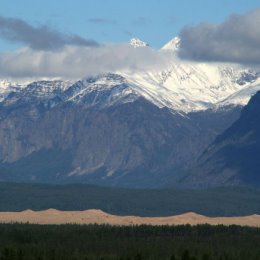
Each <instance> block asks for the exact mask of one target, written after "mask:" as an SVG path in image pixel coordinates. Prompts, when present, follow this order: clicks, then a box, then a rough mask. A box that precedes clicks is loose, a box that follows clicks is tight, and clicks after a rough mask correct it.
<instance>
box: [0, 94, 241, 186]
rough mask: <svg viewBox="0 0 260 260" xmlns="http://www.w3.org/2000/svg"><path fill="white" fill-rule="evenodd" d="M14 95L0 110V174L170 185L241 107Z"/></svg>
mask: <svg viewBox="0 0 260 260" xmlns="http://www.w3.org/2000/svg"><path fill="white" fill-rule="evenodd" d="M99 95H100V93H99ZM15 97H17V94H16V95H15V94H13V97H12V98H13V101H12V102H9V103H8V104H2V106H1V109H0V144H1V145H0V159H1V164H0V180H2V181H35V182H51V183H69V182H80V183H95V184H105V185H118V186H128V187H160V186H166V185H171V184H173V183H175V182H176V180H177V179H178V178H180V176H182V174H183V172H184V171H186V169H188V168H189V167H190V166H191V165H192V164H193V163H194V161H196V159H197V158H198V156H199V155H200V154H201V153H202V151H203V150H204V149H205V148H206V147H207V146H208V144H209V143H211V142H212V141H213V140H214V138H215V137H216V135H217V134H219V133H221V132H222V131H223V130H224V129H226V128H227V127H228V126H229V125H230V124H231V123H232V122H233V121H234V120H235V119H236V118H237V117H238V115H239V111H240V108H232V109H231V108H229V109H227V110H223V111H206V112H203V113H192V114H188V115H186V116H183V115H180V114H177V113H176V114H173V113H172V112H171V111H169V110H168V109H166V108H163V109H159V108H158V107H156V106H155V105H153V104H152V103H150V102H148V101H146V100H145V99H143V98H136V97H135V100H133V101H132V102H126V103H115V104H114V105H113V106H110V107H102V108H100V107H97V106H91V107H89V105H88V103H87V101H86V102H85V103H86V104H85V103H84V102H83V103H72V102H62V98H61V97H59V96H54V97H53V98H52V99H51V100H48V101H46V100H45V99H44V98H43V97H41V99H39V98H32V99H30V100H24V99H23V98H21V97H20V98H15ZM9 100H12V99H11V97H10V99H9ZM17 100H18V101H17ZM46 104H47V105H46ZM53 104H55V105H53Z"/></svg>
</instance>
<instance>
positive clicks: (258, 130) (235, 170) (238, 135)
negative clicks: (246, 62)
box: [183, 92, 260, 187]
mask: <svg viewBox="0 0 260 260" xmlns="http://www.w3.org/2000/svg"><path fill="white" fill-rule="evenodd" d="M183 183H184V184H185V185H186V186H187V185H188V186H199V187H201V186H202V187H204V186H220V185H250V186H258V187H260V92H258V93H257V94H256V95H255V96H253V97H252V98H251V100H250V102H249V103H248V105H247V106H245V107H244V109H243V110H242V112H241V116H240V118H239V119H238V120H237V121H236V122H235V123H234V124H233V125H232V126H231V127H230V128H228V129H227V130H226V131H224V133H223V134H221V135H219V136H218V137H217V138H216V140H215V141H214V142H213V144H212V145H210V146H209V148H208V149H207V150H206V151H205V152H204V153H203V155H202V156H201V158H200V159H199V160H198V167H197V168H196V169H195V170H193V171H192V173H191V174H189V175H188V176H187V177H186V178H184V179H183Z"/></svg>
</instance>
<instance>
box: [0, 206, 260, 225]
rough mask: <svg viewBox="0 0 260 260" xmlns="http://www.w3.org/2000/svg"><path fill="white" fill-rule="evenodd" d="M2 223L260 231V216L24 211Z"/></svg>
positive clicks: (2, 216) (1, 218)
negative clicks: (184, 226) (227, 227)
mask: <svg viewBox="0 0 260 260" xmlns="http://www.w3.org/2000/svg"><path fill="white" fill-rule="evenodd" d="M0 222H1V223H12V222H22V223H27V222H29V223H35V224H66V223H77V224H94V223H96V224H111V225H141V224H150V225H181V224H191V225H197V224H205V223H208V224H211V225H218V224H223V225H232V224H236V225H242V226H255V227H260V215H251V216H246V217H216V218H210V217H206V216H202V215H199V214H195V213H192V212H190V213H185V214H182V215H177V216H169V217H137V216H115V215H111V214H108V213H105V212H103V211H101V210H95V209H93V210H85V211H59V210H56V209H49V210H44V211H32V210H25V211H21V212H0Z"/></svg>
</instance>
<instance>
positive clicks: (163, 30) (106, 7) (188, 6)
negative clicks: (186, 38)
mask: <svg viewBox="0 0 260 260" xmlns="http://www.w3.org/2000/svg"><path fill="white" fill-rule="evenodd" d="M256 7H260V2H259V0H248V1H245V0H179V1H175V0H149V1H148V0H142V1H141V0H138V1H137V0H131V1H124V0H94V1H92V0H44V1H42V0H23V1H21V0H1V9H0V16H3V17H13V18H19V19H23V20H25V21H26V22H28V23H30V24H32V25H35V26H39V25H43V24H44V25H48V26H51V27H52V28H54V29H56V30H58V31H61V32H63V33H69V34H78V35H80V36H82V37H84V38H90V39H94V40H96V41H98V42H101V43H115V42H127V41H128V40H129V39H130V38H132V37H138V38H141V39H142V40H144V41H146V42H148V43H149V44H150V45H151V46H153V47H155V48H159V47H160V46H162V45H163V44H164V43H166V42H167V41H168V40H170V39H171V38H173V37H174V36H176V35H178V33H179V31H180V30H181V29H182V28H183V27H184V26H185V25H196V24H198V23H200V22H203V21H208V22H212V23H220V22H222V21H223V20H224V19H225V18H226V17H227V16H229V15H230V14H232V13H238V14H243V13H246V12H247V11H249V10H252V9H254V8H256ZM17 47H20V46H19V45H17V44H16V45H15V44H14V43H10V42H8V41H6V40H0V49H1V50H7V49H9V50H10V49H14V48H17Z"/></svg>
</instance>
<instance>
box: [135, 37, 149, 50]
mask: <svg viewBox="0 0 260 260" xmlns="http://www.w3.org/2000/svg"><path fill="white" fill-rule="evenodd" d="M130 45H132V46H133V47H134V48H138V47H148V46H149V44H148V43H146V42H144V41H141V40H140V39H138V38H133V39H131V40H130Z"/></svg>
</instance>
